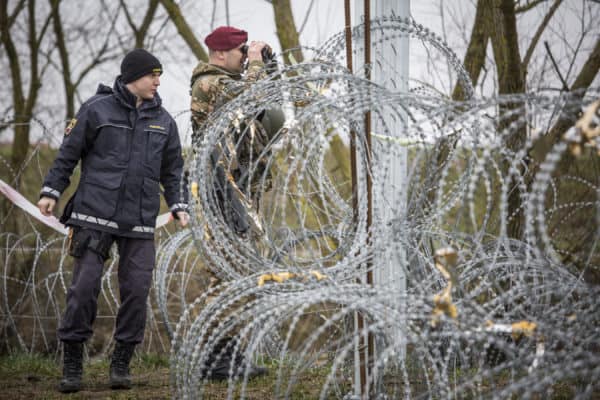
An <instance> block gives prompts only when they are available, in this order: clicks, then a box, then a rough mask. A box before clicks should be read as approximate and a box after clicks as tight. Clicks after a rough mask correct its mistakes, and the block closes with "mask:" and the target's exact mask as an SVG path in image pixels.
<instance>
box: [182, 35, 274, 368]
mask: <svg viewBox="0 0 600 400" xmlns="http://www.w3.org/2000/svg"><path fill="white" fill-rule="evenodd" d="M247 40H248V34H247V33H246V32H245V31H243V30H241V29H238V28H234V27H230V26H222V27H219V28H217V29H215V30H214V31H213V32H212V33H210V34H209V35H208V36H207V37H206V39H205V41H204V42H205V44H206V46H207V47H208V49H209V60H208V63H205V62H202V61H201V62H200V63H199V64H198V66H197V67H196V68H195V69H194V71H193V73H192V79H191V96H192V99H191V111H192V126H193V129H194V131H193V134H192V142H193V143H194V144H196V145H197V144H198V143H199V141H200V140H201V139H202V137H203V125H204V123H205V122H206V121H207V120H208V118H209V117H210V115H211V113H213V112H214V111H216V110H218V109H219V108H220V107H222V106H223V105H225V104H226V103H227V102H229V101H231V100H233V99H234V98H236V97H237V96H239V95H240V94H241V93H242V92H243V91H244V90H247V89H248V88H249V87H250V85H252V84H254V83H256V82H257V81H258V80H260V79H264V78H266V77H267V73H266V70H265V63H264V60H263V58H264V57H267V58H268V57H269V56H272V52H271V49H270V47H269V46H268V45H267V44H266V43H265V42H261V41H253V42H250V45H247V44H246V42H247ZM246 63H247V70H246V71H245V75H244V76H242V73H243V72H244V66H245V65H246ZM261 114H263V116H264V114H265V113H264V112H263V113H261ZM279 114H281V116H282V115H283V114H282V113H281V112H279ZM280 119H281V117H280ZM280 122H281V123H282V121H280ZM240 125H241V126H240ZM273 131H276V129H275V130H273ZM270 139H271V137H270V135H269V133H268V132H266V131H265V129H264V126H263V124H262V123H261V121H259V120H256V119H252V120H246V121H241V124H239V125H238V126H234V124H232V126H231V127H230V128H229V129H228V130H227V132H224V135H223V136H222V138H221V142H220V144H221V145H220V146H217V148H216V149H215V150H214V151H213V152H212V153H211V163H212V166H213V168H214V171H213V173H214V192H215V196H216V199H217V203H218V205H219V207H220V210H221V213H222V214H223V216H224V219H225V221H226V223H227V224H228V225H229V227H230V228H231V229H232V230H233V231H234V232H235V233H236V234H238V235H239V236H241V237H243V238H247V237H248V235H249V232H250V230H253V231H254V232H255V233H258V234H262V233H263V232H262V226H261V223H260V221H259V219H258V216H257V211H258V201H259V196H260V192H261V188H260V185H261V183H260V181H261V179H262V176H263V173H264V171H265V169H266V160H265V157H264V154H263V157H262V158H261V153H262V152H263V150H264V148H265V146H266V145H267V143H268V141H269V140H270ZM223 149H226V150H223ZM225 152H226V154H225ZM251 160H252V162H253V163H254V165H250V163H251ZM232 166H235V168H232ZM250 171H252V175H253V176H249V175H250V173H251V172H250ZM267 180H268V179H267ZM264 181H265V180H263V182H264ZM263 189H264V188H263ZM218 282H219V280H218V279H217V278H216V277H214V278H213V284H216V283H218ZM228 340H231V339H225V340H223V342H222V343H220V344H219V345H217V346H216V348H215V349H213V353H214V354H218V353H219V351H220V349H221V348H222V347H223V346H225V345H227V342H228ZM228 346H230V347H231V344H229V345H228ZM232 362H234V364H237V365H236V366H240V365H241V364H242V363H243V360H235V361H232V360H231V358H228V357H223V358H222V359H221V361H220V362H219V363H218V364H217V365H216V366H214V367H213V368H212V369H211V371H210V375H209V377H210V378H214V379H225V378H227V377H228V375H229V366H230V364H231V363H232ZM209 364H210V363H209ZM249 368H250V369H249V376H250V377H254V376H258V375H262V374H265V373H266V372H267V371H266V369H265V368H262V367H258V366H255V365H250V367H249ZM240 372H242V371H241V370H240Z"/></svg>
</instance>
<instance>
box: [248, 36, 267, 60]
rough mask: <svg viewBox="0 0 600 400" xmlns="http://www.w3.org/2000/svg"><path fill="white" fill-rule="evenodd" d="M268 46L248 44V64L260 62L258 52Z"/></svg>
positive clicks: (262, 43)
mask: <svg viewBox="0 0 600 400" xmlns="http://www.w3.org/2000/svg"><path fill="white" fill-rule="evenodd" d="M267 46H269V45H268V44H266V43H265V42H258V41H257V42H255V41H252V42H250V46H248V62H250V61H262V55H261V54H260V52H261V51H262V49H263V47H267Z"/></svg>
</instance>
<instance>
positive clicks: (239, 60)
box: [224, 43, 248, 73]
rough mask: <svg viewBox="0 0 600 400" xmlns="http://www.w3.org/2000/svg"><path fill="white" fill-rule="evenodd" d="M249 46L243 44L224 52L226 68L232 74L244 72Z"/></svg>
mask: <svg viewBox="0 0 600 400" xmlns="http://www.w3.org/2000/svg"><path fill="white" fill-rule="evenodd" d="M247 48H248V46H246V44H245V43H244V44H241V45H239V46H238V47H236V48H235V49H231V50H228V51H226V52H224V55H225V60H224V61H225V68H226V69H227V70H229V71H231V72H238V73H241V72H242V71H243V70H244V62H246V55H247V50H246V51H244V50H245V49H247Z"/></svg>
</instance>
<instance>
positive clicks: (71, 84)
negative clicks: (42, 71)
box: [49, 0, 147, 119]
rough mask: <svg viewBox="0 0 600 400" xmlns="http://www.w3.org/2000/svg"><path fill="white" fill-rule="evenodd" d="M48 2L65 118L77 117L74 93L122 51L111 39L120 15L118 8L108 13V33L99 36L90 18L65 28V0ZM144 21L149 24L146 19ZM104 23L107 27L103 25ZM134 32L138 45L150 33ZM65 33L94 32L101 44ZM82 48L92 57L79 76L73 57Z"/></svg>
mask: <svg viewBox="0 0 600 400" xmlns="http://www.w3.org/2000/svg"><path fill="white" fill-rule="evenodd" d="M49 2H50V5H51V7H52V8H51V12H52V25H53V28H54V37H55V41H56V48H57V49H58V54H59V58H60V67H59V66H57V69H58V70H59V71H60V73H61V76H62V81H63V86H64V89H65V106H66V119H69V118H71V117H73V116H74V115H75V94H76V92H77V89H78V87H79V86H80V85H81V83H82V82H83V80H84V79H85V77H86V76H88V75H89V74H90V73H91V72H93V71H94V70H95V69H97V68H98V67H99V66H100V65H101V64H103V63H105V62H107V61H112V60H115V59H116V58H117V57H118V56H119V54H120V53H121V51H120V49H118V48H116V46H114V45H113V46H111V39H113V35H114V34H115V24H116V21H117V18H118V16H119V12H118V9H117V10H115V11H114V12H112V15H110V14H111V12H110V11H109V13H108V14H109V16H110V18H109V23H108V24H107V25H108V30H107V31H106V32H102V34H98V33H99V31H100V27H95V28H96V29H94V27H90V26H89V24H91V23H92V21H93V19H94V18H93V17H92V18H90V19H86V18H83V19H82V18H78V19H77V20H76V22H75V23H76V24H78V25H77V26H65V25H64V23H63V18H62V15H61V12H60V5H61V3H63V0H49ZM67 20H68V21H70V22H71V21H72V20H73V19H72V18H67ZM144 21H146V19H145V20H144ZM102 23H103V24H104V22H102ZM132 29H133V30H134V32H135V33H136V35H135V37H136V43H137V42H138V40H140V39H141V40H142V42H143V38H144V36H145V34H146V32H147V27H145V28H143V29H142V28H140V29H139V30H136V28H135V26H133V27H132ZM65 30H76V31H90V30H95V32H96V35H95V37H96V38H101V41H100V43H101V44H100V45H99V46H97V45H95V43H89V41H88V40H87V38H86V36H87V35H85V36H84V35H78V36H77V37H75V38H73V39H72V40H69V39H68V38H67V36H66V35H65ZM142 33H143V35H142ZM82 45H83V46H85V47H86V48H88V49H90V54H89V56H88V57H86V59H83V60H81V61H79V62H78V67H79V68H77V71H78V72H77V73H76V72H75V71H73V68H72V67H71V60H70V58H71V56H70V55H71V54H79V53H80V47H81V46H82Z"/></svg>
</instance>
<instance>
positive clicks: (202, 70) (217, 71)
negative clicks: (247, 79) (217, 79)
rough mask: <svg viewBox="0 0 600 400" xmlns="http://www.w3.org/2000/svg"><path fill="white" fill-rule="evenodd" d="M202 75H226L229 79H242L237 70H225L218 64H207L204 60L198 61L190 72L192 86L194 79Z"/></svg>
mask: <svg viewBox="0 0 600 400" xmlns="http://www.w3.org/2000/svg"><path fill="white" fill-rule="evenodd" d="M203 75H227V76H228V77H230V78H231V79H234V80H236V81H237V80H240V79H242V75H241V74H240V73H238V72H231V71H228V70H226V69H225V68H223V67H219V66H218V65H214V64H209V63H206V62H204V61H200V62H199V63H198V65H196V68H194V71H193V72H192V82H191V84H192V86H193V85H194V82H195V81H196V79H198V78H199V77H200V76H203Z"/></svg>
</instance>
